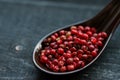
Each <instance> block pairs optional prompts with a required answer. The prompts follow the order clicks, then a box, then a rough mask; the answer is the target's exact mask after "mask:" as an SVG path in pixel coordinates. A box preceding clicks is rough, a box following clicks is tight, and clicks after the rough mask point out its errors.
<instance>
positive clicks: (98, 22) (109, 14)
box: [33, 0, 120, 75]
mask: <svg viewBox="0 0 120 80" xmlns="http://www.w3.org/2000/svg"><path fill="white" fill-rule="evenodd" d="M119 2H120V0H112V1H111V2H110V3H109V4H108V5H107V6H106V7H105V8H104V9H103V10H102V11H101V12H100V13H99V14H98V15H96V16H95V17H94V18H92V19H90V20H87V21H84V22H77V23H74V24H71V25H68V26H65V27H63V28H60V29H57V30H55V31H53V32H51V33H49V34H48V35H46V36H45V37H43V38H42V39H41V40H40V41H39V42H38V44H37V45H36V47H35V49H34V52H33V62H34V63H35V65H36V66H37V68H39V69H40V70H42V71H43V72H46V73H49V74H53V75H65V74H71V73H75V72H78V71H81V70H83V69H85V68H87V67H88V66H89V65H91V64H92V63H93V62H95V61H96V59H97V58H98V57H99V56H100V55H101V53H102V52H103V50H104V49H105V47H106V45H107V44H108V42H109V40H110V38H111V36H112V34H113V32H114V31H115V29H116V27H117V26H118V24H119V22H120V3H119ZM78 25H82V26H90V27H95V28H96V30H97V32H101V31H104V32H106V33H107V34H108V37H107V38H106V40H105V41H104V42H103V43H104V46H103V47H102V48H101V49H100V51H99V54H98V55H97V56H96V57H95V58H94V59H93V60H92V61H91V62H90V63H88V64H86V65H85V66H84V67H83V68H79V69H76V70H73V71H69V72H53V71H51V70H49V69H48V68H47V67H46V66H45V65H43V64H42V63H40V61H39V55H40V53H39V50H41V48H42V47H43V45H42V42H43V40H44V39H46V38H47V37H49V36H50V35H52V34H53V33H55V32H58V31H60V30H68V29H69V28H70V27H71V26H78Z"/></svg>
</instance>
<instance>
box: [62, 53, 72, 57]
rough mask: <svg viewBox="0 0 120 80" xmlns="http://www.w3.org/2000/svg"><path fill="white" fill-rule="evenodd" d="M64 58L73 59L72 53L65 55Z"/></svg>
mask: <svg viewBox="0 0 120 80" xmlns="http://www.w3.org/2000/svg"><path fill="white" fill-rule="evenodd" d="M63 56H64V57H65V58H71V57H72V55H71V53H64V54H63Z"/></svg>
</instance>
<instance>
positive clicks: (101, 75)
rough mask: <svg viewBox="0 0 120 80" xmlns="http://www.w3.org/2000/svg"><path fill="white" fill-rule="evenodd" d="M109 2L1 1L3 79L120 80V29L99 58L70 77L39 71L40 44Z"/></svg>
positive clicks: (0, 68)
mask: <svg viewBox="0 0 120 80" xmlns="http://www.w3.org/2000/svg"><path fill="white" fill-rule="evenodd" d="M108 2H110V0H0V80H120V41H119V39H120V27H118V28H117V29H116V31H115V33H114V35H113V37H112V38H111V40H110V42H109V44H108V45H107V47H106V49H105V51H104V52H103V54H102V55H101V56H100V57H99V59H98V60H97V61H96V62H95V63H94V64H92V65H91V66H90V67H88V68H87V69H85V70H83V71H81V72H78V73H76V74H72V75H68V76H53V75H49V74H45V73H43V72H41V71H40V70H38V69H37V68H36V67H35V66H34V64H33V61H32V52H33V50H34V47H35V45H36V44H37V42H38V41H39V40H40V39H41V38H42V37H43V36H45V35H46V34H48V33H49V32H51V31H53V30H55V29H58V28H60V27H63V26H65V25H68V24H71V23H75V22H78V21H83V20H87V19H89V18H92V17H93V16H95V15H96V14H97V13H98V12H99V11H100V10H101V9H102V8H103V7H105V5H106V4H107V3H108Z"/></svg>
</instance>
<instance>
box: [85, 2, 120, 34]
mask: <svg viewBox="0 0 120 80" xmlns="http://www.w3.org/2000/svg"><path fill="white" fill-rule="evenodd" d="M119 23H120V0H112V1H111V2H110V3H109V4H108V5H107V6H106V7H105V8H104V9H103V10H102V11H101V12H100V13H99V14H98V15H96V16H95V17H94V18H92V19H91V20H89V21H88V22H87V25H90V26H95V27H96V28H98V30H99V31H106V32H107V33H111V32H113V31H114V30H115V29H116V27H117V26H118V24H119Z"/></svg>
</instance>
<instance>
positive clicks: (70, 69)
mask: <svg viewBox="0 0 120 80" xmlns="http://www.w3.org/2000/svg"><path fill="white" fill-rule="evenodd" d="M74 69H75V66H74V65H72V64H71V65H67V70H68V71H72V70H74Z"/></svg>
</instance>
